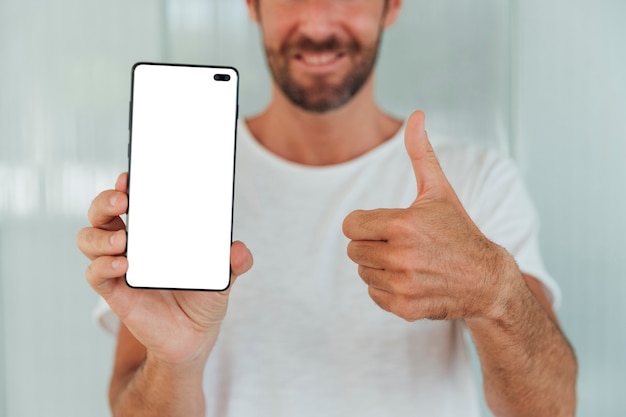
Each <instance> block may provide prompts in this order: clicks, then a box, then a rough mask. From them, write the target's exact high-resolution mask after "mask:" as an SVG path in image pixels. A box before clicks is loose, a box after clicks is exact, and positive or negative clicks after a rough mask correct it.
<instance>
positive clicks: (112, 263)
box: [111, 259, 120, 269]
mask: <svg viewBox="0 0 626 417" xmlns="http://www.w3.org/2000/svg"><path fill="white" fill-rule="evenodd" d="M111 266H112V267H113V269H118V268H119V267H120V260H119V259H116V260H114V261H113V262H111Z"/></svg>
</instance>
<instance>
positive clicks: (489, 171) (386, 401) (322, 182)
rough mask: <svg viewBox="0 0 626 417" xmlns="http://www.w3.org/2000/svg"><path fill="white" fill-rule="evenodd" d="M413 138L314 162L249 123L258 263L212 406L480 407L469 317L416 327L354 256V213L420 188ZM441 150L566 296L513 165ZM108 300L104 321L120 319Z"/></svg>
mask: <svg viewBox="0 0 626 417" xmlns="http://www.w3.org/2000/svg"><path fill="white" fill-rule="evenodd" d="M403 136H404V129H401V131H400V132H399V133H398V134H397V135H396V136H395V137H393V138H392V139H390V140H388V141H387V142H385V143H384V144H382V145H381V146H379V147H377V148H376V149H374V150H372V151H370V152H368V153H366V154H365V155H362V156H360V157H359V158H357V159H354V160H352V161H349V162H347V163H343V164H339V165H333V166H327V167H309V166H302V165H298V164H294V163H291V162H288V161H285V160H283V159H281V158H279V157H277V156H276V155H274V154H272V153H270V152H269V151H267V150H266V149H265V148H263V147H262V146H261V145H260V144H259V143H258V142H257V141H256V140H255V139H254V138H252V136H251V134H250V132H249V130H248V129H247V127H246V125H245V123H240V124H239V126H238V145H237V167H236V172H237V174H236V185H235V219H234V239H236V240H242V241H243V242H245V243H246V245H247V246H248V247H249V248H250V250H251V252H252V253H253V255H254V266H253V268H252V269H251V270H250V271H249V272H248V273H247V274H245V275H244V276H242V277H240V278H239V280H238V281H237V282H236V283H235V285H234V288H233V290H232V292H231V299H230V304H229V309H228V313H227V315H226V319H225V320H224V323H223V325H222V329H221V332H220V335H219V338H218V340H217V344H216V346H215V348H214V350H213V352H212V353H211V357H210V358H209V361H208V363H207V366H206V371H205V380H204V391H205V396H206V404H207V416H220V417H221V416H236V417H249V416H271V417H280V416H298V417H307V416H315V417H318V416H327V417H330V416H337V417H339V416H341V417H346V416H359V417H367V416H372V417H374V416H376V417H380V416H425V417H426V416H427V417H453V416H454V417H456V416H459V417H460V416H463V417H473V416H477V415H478V414H479V411H478V410H479V407H478V402H477V395H478V394H477V393H476V390H475V386H474V382H473V381H472V376H471V371H470V367H469V360H468V355H467V349H466V345H465V343H466V338H465V337H464V331H465V330H464V326H463V323H462V321H430V320H421V321H417V322H413V323H408V322H406V321H404V320H402V319H400V318H398V317H396V316H394V315H392V314H390V313H387V312H385V311H383V310H382V309H380V308H379V307H378V306H377V305H376V304H375V303H374V302H373V301H372V300H371V299H370V298H369V296H368V293H367V287H366V285H365V284H364V283H363V281H362V280H361V279H360V277H359V276H358V273H357V266H356V265H355V264H354V263H353V262H352V261H351V260H350V259H348V257H347V255H346V247H347V244H348V240H347V238H346V237H345V236H344V235H343V233H342V227H341V225H342V222H343V220H344V218H345V217H346V215H347V214H348V213H350V212H351V211H353V210H355V209H374V208H383V207H407V206H408V205H410V204H411V203H412V202H413V200H414V199H415V197H416V194H417V192H416V185H415V178H414V174H413V170H412V166H411V163H410V160H409V158H408V156H407V154H406V151H405V150H404V142H403ZM431 139H432V138H431ZM433 146H434V148H435V151H436V153H437V156H438V158H439V160H440V163H441V165H442V167H443V169H444V171H445V173H446V175H447V177H448V180H449V181H450V183H451V184H452V186H453V187H454V189H455V191H456V192H457V194H458V196H459V198H460V200H461V202H462V203H463V205H464V206H465V208H466V210H467V212H468V213H469V215H470V216H471V217H472V219H473V220H474V221H475V222H476V224H477V225H478V226H479V228H480V229H481V230H482V231H483V233H484V234H485V235H486V236H487V237H488V238H490V239H491V240H493V241H494V242H496V243H498V244H500V245H502V246H504V247H505V248H506V249H508V250H509V252H511V253H512V254H513V255H514V257H515V258H516V260H517V262H518V264H519V266H520V269H521V270H522V271H523V272H525V273H528V274H530V275H533V276H534V277H536V278H538V279H539V280H541V281H542V282H543V283H544V285H545V287H546V289H547V290H548V295H549V296H550V297H551V298H552V300H553V302H554V303H557V302H558V298H559V290H558V287H557V286H556V284H555V282H554V281H553V280H552V279H551V278H550V276H549V275H548V274H547V273H546V271H545V269H544V267H543V263H542V261H541V258H540V256H539V252H538V249H537V236H536V233H537V219H536V215H535V212H534V209H533V207H532V205H531V203H530V200H529V198H528V195H527V193H526V191H525V189H524V187H523V185H522V183H521V181H520V179H519V177H518V174H517V172H516V170H515V169H514V167H513V165H512V163H511V162H510V161H508V160H507V159H505V158H502V157H501V156H499V155H497V154H496V153H494V152H492V151H486V150H481V149H477V148H475V147H471V146H468V145H459V144H445V143H437V142H434V143H433ZM105 310H106V309H100V311H99V313H98V314H99V318H100V321H101V323H102V324H103V325H104V326H105V327H109V328H110V329H114V328H115V326H116V319H115V317H114V316H113V315H112V313H110V311H109V312H108V313H106V312H105Z"/></svg>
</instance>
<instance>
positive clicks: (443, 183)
mask: <svg viewBox="0 0 626 417" xmlns="http://www.w3.org/2000/svg"><path fill="white" fill-rule="evenodd" d="M425 120H426V116H425V115H424V112H422V111H416V112H414V113H413V114H411V116H409V119H408V120H407V123H406V130H405V131H404V146H405V147H406V151H407V153H408V154H409V158H411V164H412V165H413V172H414V173H415V180H416V182H417V190H418V193H419V194H418V198H417V199H418V200H419V199H423V198H437V197H442V196H444V195H445V194H447V192H448V190H450V189H451V187H450V184H449V183H448V180H447V179H446V176H445V175H444V173H443V170H442V169H441V166H440V165H439V161H438V160H437V156H436V155H435V152H434V151H433V147H432V145H431V144H430V141H429V140H428V134H427V133H426V130H425ZM416 201H417V200H416Z"/></svg>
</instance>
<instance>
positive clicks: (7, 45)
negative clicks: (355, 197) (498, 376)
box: [0, 0, 626, 417]
mask: <svg viewBox="0 0 626 417" xmlns="http://www.w3.org/2000/svg"><path fill="white" fill-rule="evenodd" d="M244 3H245V2H244V0H133V1H125V0H110V1H107V2H101V1H96V0H56V1H54V2H44V1H40V0H0V54H1V57H2V65H1V66H0V302H1V305H0V314H2V316H1V318H0V336H2V339H1V343H0V415H2V413H3V412H4V413H5V415H6V416H9V417H20V416H34V415H52V416H54V415H64V416H84V415H89V416H95V417H98V416H106V415H108V414H109V412H108V408H107V405H106V385H107V382H108V377H109V372H110V367H111V357H112V350H113V340H112V339H111V338H109V337H108V336H106V335H104V334H103V333H102V332H101V331H99V330H98V329H97V328H96V326H95V325H94V323H93V321H92V319H91V310H92V307H93V305H94V304H95V301H96V296H95V295H94V293H93V291H92V290H91V289H90V288H89V286H88V285H87V284H86V283H85V281H84V278H83V276H84V269H85V268H86V266H87V261H86V260H85V259H83V257H82V255H81V254H80V253H79V252H78V250H77V249H76V248H75V243H74V239H75V234H76V232H77V231H78V230H79V229H80V228H81V227H84V226H85V225H86V224H87V221H86V211H87V207H88V205H89V203H90V201H91V199H92V198H93V197H94V196H95V195H96V194H97V193H98V192H99V191H101V190H103V189H105V188H110V187H112V185H113V183H114V181H115V178H116V176H117V174H118V173H119V172H120V171H122V170H124V169H125V168H126V143H127V140H128V138H127V134H128V133H127V115H128V114H127V112H128V107H127V106H128V99H129V87H130V67H131V65H132V64H133V63H134V62H136V61H140V60H155V61H171V62H189V63H210V64H228V65H234V66H236V67H238V68H239V70H240V73H241V86H240V87H241V88H240V94H241V96H240V105H241V109H242V113H243V114H248V115H249V114H253V113H255V112H257V111H259V110H261V109H262V108H263V106H264V105H265V103H267V100H268V98H269V76H268V74H267V71H266V69H265V65H264V60H263V54H262V50H261V48H260V45H261V43H260V40H259V38H258V33H257V29H256V27H255V26H254V25H253V24H252V23H249V22H248V19H247V14H246V10H245V7H244ZM625 4H626V3H624V2H622V1H621V0H595V1H592V0H569V1H567V2H566V1H564V0H556V1H553V2H549V3H545V2H543V3H539V2H538V1H537V0H525V1H524V2H521V1H508V2H503V1H501V0H454V1H452V0H442V1H438V2H431V1H426V0H407V1H405V5H404V11H403V12H402V15H401V17H400V20H399V22H398V23H397V25H396V26H394V27H393V28H392V29H390V30H389V31H388V32H387V33H386V34H385V36H384V40H383V50H382V53H381V57H380V63H379V67H378V81H377V89H376V93H377V95H378V97H379V99H380V101H381V102H382V104H383V105H384V106H385V107H386V108H388V109H389V110H390V111H392V112H393V113H395V114H396V115H398V116H404V115H406V114H408V113H409V112H410V111H411V110H413V109H414V108H421V109H424V110H426V111H427V113H428V123H429V134H430V135H431V136H433V135H439V136H444V137H451V138H455V139H456V140H462V141H472V142H475V143H478V144H480V145H483V146H490V147H495V148H498V149H500V150H502V151H504V152H511V153H512V155H513V156H514V157H515V158H516V159H517V161H518V162H519V164H520V166H521V167H522V170H523V172H524V175H525V176H526V179H527V183H528V185H529V188H530V191H531V193H532V194H533V195H534V197H535V199H536V203H537V207H538V209H539V211H540V214H541V217H542V220H543V225H544V229H543V234H542V246H543V250H544V254H545V258H546V263H547V264H548V266H549V268H550V270H551V272H552V273H553V274H554V275H555V277H556V278H557V280H559V282H560V283H561V285H562V288H563V292H564V303H563V306H562V308H561V310H560V317H561V321H562V324H563V327H564V328H565V330H566V332H567V334H568V335H569V336H570V338H571V340H572V342H573V343H574V346H575V348H576V350H577V351H578V354H579V360H580V364H581V377H580V384H579V386H580V412H579V415H580V416H595V415H603V416H608V417H612V416H615V417H617V416H622V415H624V412H625V411H626V405H625V403H624V396H623V395H620V394H621V393H620V392H619V391H620V389H621V386H623V383H624V377H623V375H624V374H626V362H625V360H626V359H625V358H626V355H625V353H626V336H625V332H624V330H623V329H624V325H623V324H622V321H623V319H624V318H625V314H624V313H625V308H624V306H623V303H622V302H620V301H621V300H622V299H623V298H624V296H626V288H625V287H626V281H625V280H624V275H625V274H624V272H626V267H624V265H623V264H624V262H623V259H624V258H625V257H624V252H625V250H626V242H625V241H624V236H626V230H625V228H626V226H625V222H624V221H623V216H622V213H624V212H626V211H625V210H624V209H625V208H626V207H625V206H626V196H625V193H624V189H625V188H624V185H623V183H622V182H623V180H625V179H626V168H625V165H624V164H623V163H621V162H622V160H623V159H624V157H625V156H626V152H625V151H626V149H625V146H626V141H625V139H626V132H625V130H624V129H625V128H624V125H625V123H624V122H625V121H626V103H625V100H626V99H625V97H626V84H625V77H624V76H623V74H626V58H625V56H624V50H625V49H624V48H623V46H622V45H621V43H622V42H621V41H622V40H623V39H626V28H625V27H624V25H623V24H622V22H623V21H624V20H625V18H626V10H625ZM486 415H488V414H486Z"/></svg>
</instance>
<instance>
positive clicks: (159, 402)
mask: <svg viewBox="0 0 626 417" xmlns="http://www.w3.org/2000/svg"><path fill="white" fill-rule="evenodd" d="M205 363H206V359H205V358H204V359H200V358H199V359H196V360H195V362H193V363H187V364H185V365H172V364H167V363H164V362H161V361H159V360H157V359H155V358H153V357H151V355H150V354H148V355H147V357H146V359H145V360H144V361H143V362H142V363H141V364H140V365H139V367H138V368H137V369H136V370H134V371H133V372H132V373H130V374H129V375H127V376H125V377H123V378H121V379H119V380H118V381H117V383H113V384H112V386H111V409H112V411H113V415H114V416H115V417H126V416H132V417H153V416H154V417H156V416H159V417H175V416H181V417H182V416H184V417H195V416H198V417H200V416H204V415H205V402H204V394H203V391H202V378H203V371H204V364H205Z"/></svg>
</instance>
